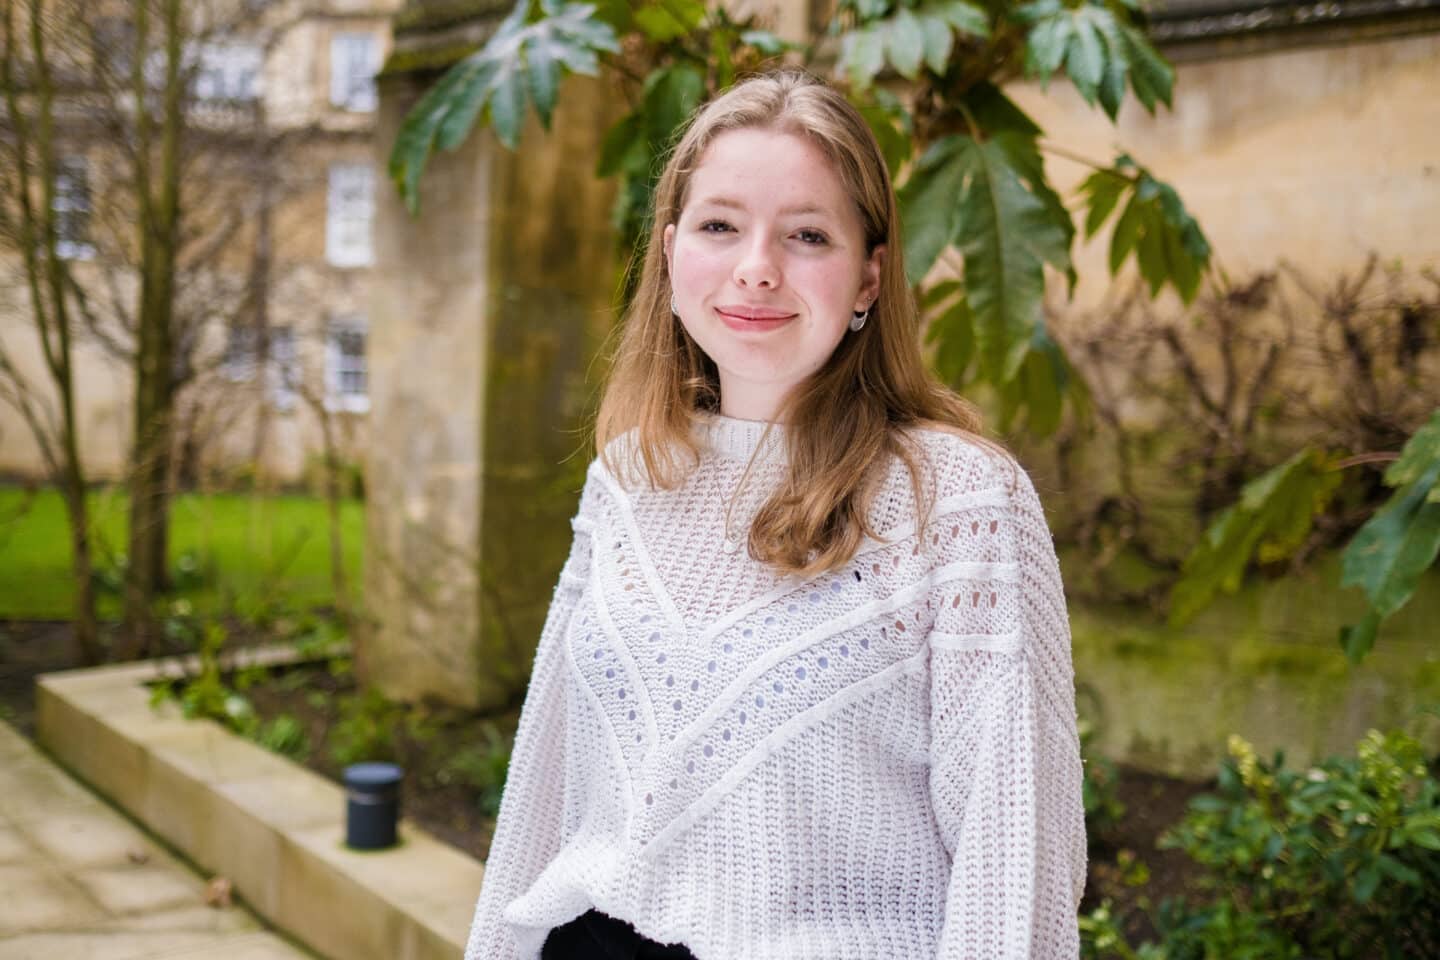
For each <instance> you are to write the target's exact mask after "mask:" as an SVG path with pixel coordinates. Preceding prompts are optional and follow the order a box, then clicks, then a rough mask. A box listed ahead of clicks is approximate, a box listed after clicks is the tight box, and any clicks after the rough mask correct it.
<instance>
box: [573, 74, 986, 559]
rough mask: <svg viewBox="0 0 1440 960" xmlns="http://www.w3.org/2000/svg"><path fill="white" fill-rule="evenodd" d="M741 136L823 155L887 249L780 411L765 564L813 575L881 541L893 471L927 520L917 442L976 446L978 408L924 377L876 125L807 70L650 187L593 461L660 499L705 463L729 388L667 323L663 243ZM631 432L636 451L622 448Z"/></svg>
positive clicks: (763, 532)
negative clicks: (723, 144)
mask: <svg viewBox="0 0 1440 960" xmlns="http://www.w3.org/2000/svg"><path fill="white" fill-rule="evenodd" d="M746 128H761V129H769V130H776V131H780V132H784V133H789V134H795V135H798V136H802V137H805V138H807V139H808V140H809V141H810V142H811V143H813V144H815V145H816V146H817V147H818V148H819V149H820V150H821V152H822V153H824V155H825V156H826V157H828V158H829V160H830V162H831V164H832V165H833V167H834V170H835V172H836V173H837V174H838V175H839V177H840V181H841V183H842V184H843V185H844V187H845V190H846V192H847V193H848V194H849V195H850V196H851V197H852V198H853V199H854V201H855V204H856V208H857V209H858V210H859V212H860V221H861V224H862V225H863V229H864V234H865V245H866V253H867V255H868V254H869V253H871V252H873V251H874V249H875V248H876V247H877V246H879V245H881V244H884V245H885V246H886V249H887V252H886V256H885V257H884V260H883V263H882V265H881V271H880V290H879V296H878V298H877V299H876V301H875V303H874V304H873V306H872V307H871V309H870V319H869V322H868V323H867V324H866V325H865V327H864V328H863V329H862V330H860V331H859V332H858V333H847V334H846V335H845V337H844V338H843V339H842V340H841V341H840V345H839V346H838V347H836V348H835V352H834V353H833V354H832V355H831V357H830V359H829V360H828V361H827V362H826V363H825V365H824V366H823V367H822V368H821V369H820V370H818V371H816V372H815V373H814V374H813V375H811V376H810V377H809V378H808V379H807V380H805V381H804V382H802V383H800V384H798V385H797V386H796V387H795V388H794V389H793V390H792V391H791V392H790V394H789V395H788V396H787V397H786V399H785V402H784V406H783V410H782V414H783V419H784V421H785V427H786V429H785V443H786V446H787V453H788V461H789V466H788V471H789V472H788V476H787V477H786V479H785V480H784V481H783V482H782V483H781V484H780V486H779V488H778V489H777V490H776V491H775V492H774V493H773V494H772V495H771V496H770V498H769V499H768V500H767V501H766V502H765V504H764V505H763V506H762V507H761V508H760V511H759V513H758V514H756V516H755V520H754V522H753V523H752V525H751V527H750V534H749V548H750V554H751V555H752V556H753V557H755V559H757V560H759V561H761V562H764V563H768V564H770V565H771V566H773V567H775V568H776V569H778V570H780V571H782V572H785V573H795V574H800V575H802V576H813V575H814V574H816V573H819V572H822V571H825V570H830V569H834V568H836V567H838V566H840V565H842V564H844V563H846V562H848V561H849V560H850V558H851V557H853V556H854V555H855V551H856V549H857V548H858V547H859V546H860V543H861V540H862V538H863V537H865V536H867V535H869V536H874V532H873V531H872V530H871V529H870V527H869V524H868V522H867V512H868V508H869V505H870V500H871V498H872V497H873V496H874V492H875V490H876V489H877V487H878V484H879V482H880V480H881V479H882V478H883V476H884V474H885V472H886V470H887V469H888V465H889V463H891V462H893V461H892V459H891V458H894V457H898V458H899V459H900V460H901V461H903V462H904V463H905V465H906V467H907V468H908V469H909V472H910V477H911V482H912V486H913V488H914V491H915V499H916V505H917V510H919V512H920V519H921V521H922V522H923V519H924V515H925V512H926V509H927V508H926V506H925V503H926V502H927V499H928V498H927V496H926V493H925V490H924V484H923V483H922V480H921V469H920V464H919V457H920V453H919V451H918V448H917V447H916V445H915V443H914V441H913V439H912V438H911V437H910V436H909V435H908V434H907V430H909V429H913V428H915V427H918V426H922V425H936V426H941V427H948V428H949V429H952V430H955V431H960V432H963V433H966V434H973V433H974V432H975V431H977V430H978V429H979V425H980V420H979V416H978V415H977V413H976V411H975V408H974V407H973V406H972V405H970V404H969V403H968V402H967V401H965V400H963V399H962V398H960V397H959V396H957V395H956V394H955V393H953V392H952V391H951V390H949V389H948V388H946V387H945V386H943V385H942V384H940V383H939V382H938V381H937V380H935V378H934V377H933V376H932V375H931V374H930V373H929V371H928V370H927V368H926V366H925V362H924V359H923V358H922V356H921V353H920V336H919V313H918V311H917V309H916V306H915V301H914V298H913V296H912V295H911V291H910V287H909V284H908V283H907V282H906V279H905V262H904V256H903V253H902V251H901V244H900V219H899V214H898V211H897V210H896V206H895V191H894V188H893V187H892V185H891V182H890V174H889V171H888V170H887V169H886V166H885V159H884V156H883V155H882V154H881V152H880V147H879V145H878V144H877V143H876V142H875V136H874V134H872V133H871V132H870V128H869V127H868V126H867V125H866V123H865V120H864V119H863V118H862V117H861V116H860V114H859V113H858V112H857V111H856V110H855V108H854V107H852V106H851V105H850V104H849V103H848V102H847V101H846V100H845V98H844V96H842V95H841V94H840V93H839V92H838V91H837V90H835V89H834V88H833V87H831V86H829V85H827V84H825V83H824V82H823V81H820V80H818V79H816V78H814V77H812V76H809V75H807V74H805V73H802V72H799V71H785V72H781V73H774V74H769V75H763V76H758V77H754V78H751V79H748V80H745V81H743V82H741V83H739V84H737V85H735V86H734V87H732V88H730V90H729V91H727V92H726V93H724V94H723V95H721V96H719V97H717V98H716V99H714V100H712V101H710V102H709V103H708V104H706V105H705V106H704V107H703V108H701V109H700V110H699V111H698V112H697V113H696V115H695V116H694V118H693V119H692V120H691V122H690V124H689V126H688V127H687V128H686V130H685V132H684V134H683V135H682V136H681V138H680V140H679V142H678V143H677V144H676V145H675V148H674V150H673V151H672V152H671V154H670V157H669V159H668V161H667V162H666V164H665V169H664V172H663V173H662V174H661V176H660V180H659V183H658V184H657V186H656V189H655V197H654V213H653V220H652V222H651V226H650V239H649V243H648V245H647V246H646V248H645V251H644V260H643V263H642V265H641V272H640V279H639V283H638V285H637V287H636V290H635V295H634V299H633V300H632V301H631V303H630V307H629V309H628V310H627V311H626V314H625V319H624V330H623V333H622V335H621V338H620V343H619V346H618V348H617V350H616V354H615V358H614V361H613V364H612V367H611V371H610V376H609V380H608V382H607V384H606V387H605V392H604V395H603V397H602V399H601V402H600V411H599V415H598V417H597V422H596V431H595V432H596V437H595V439H596V447H597V448H598V451H599V453H600V456H601V457H602V458H603V459H604V461H605V465H606V467H607V468H608V469H610V470H611V472H612V473H614V474H616V475H617V476H621V477H625V478H628V479H630V480H631V481H634V480H637V479H638V480H643V481H648V483H649V484H650V485H651V486H654V487H657V488H665V489H669V488H674V487H676V486H678V485H679V484H681V483H683V482H684V480H685V478H686V477H687V476H688V475H689V473H690V472H691V471H692V470H693V469H694V468H695V466H696V465H697V464H698V462H699V457H700V453H701V450H700V447H699V443H698V441H697V439H696V436H695V431H694V426H695V420H696V418H697V416H704V415H707V414H709V413H714V412H718V411H719V408H720V380H719V375H718V372H717V370H716V368H715V365H714V363H712V362H711V361H710V359H709V358H708V357H706V356H705V354H704V353H703V352H702V351H701V349H700V347H699V345H698V344H696V342H695V341H694V340H693V339H692V338H691V337H690V335H689V334H688V333H687V332H686V330H685V328H684V327H683V326H682V325H681V323H680V320H679V318H677V317H675V316H674V315H673V314H672V313H671V312H670V284H669V279H668V277H667V270H666V262H665V256H664V251H663V249H662V239H663V235H664V232H665V228H666V226H668V225H670V224H673V223H675V222H676V221H677V220H678V219H679V217H680V212H681V210H682V209H683V208H684V206H685V201H686V195H687V191H688V188H689V184H690V178H691V176H692V175H693V173H694V171H695V169H696V168H697V167H698V166H699V164H700V162H701V160H702V158H703V156H704V153H705V149H706V147H708V146H709V144H710V143H711V141H713V140H714V139H715V138H716V137H717V136H719V135H720V134H722V133H725V132H727V131H730V130H738V129H746ZM632 431H633V434H632V436H631V437H630V438H628V442H626V443H624V444H621V445H618V446H617V445H612V444H611V441H613V440H615V439H616V438H618V437H621V436H623V435H625V434H627V433H631V432H632Z"/></svg>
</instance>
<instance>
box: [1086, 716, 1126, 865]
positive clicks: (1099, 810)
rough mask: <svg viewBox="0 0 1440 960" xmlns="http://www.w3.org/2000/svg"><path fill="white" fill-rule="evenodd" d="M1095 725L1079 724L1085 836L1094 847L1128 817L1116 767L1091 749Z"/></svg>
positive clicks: (1087, 722) (1088, 723)
mask: <svg viewBox="0 0 1440 960" xmlns="http://www.w3.org/2000/svg"><path fill="white" fill-rule="evenodd" d="M1095 736H1096V730H1095V726H1094V724H1092V723H1090V722H1089V721H1088V720H1083V719H1082V720H1081V721H1080V757H1081V760H1082V762H1083V763H1084V779H1083V781H1082V783H1081V786H1082V795H1083V798H1084V803H1085V834H1086V836H1087V837H1088V838H1089V841H1090V845H1091V846H1092V847H1093V846H1095V845H1096V843H1097V842H1099V841H1100V840H1102V839H1103V838H1104V836H1105V834H1106V833H1108V832H1109V831H1110V830H1111V829H1112V828H1113V827H1115V826H1116V825H1117V824H1118V823H1119V822H1120V820H1121V819H1122V818H1123V817H1124V816H1125V804H1124V803H1122V802H1121V801H1120V793H1119V789H1118V786H1119V774H1118V773H1117V772H1116V769H1115V764H1114V763H1113V762H1111V761H1110V760H1109V759H1107V758H1106V757H1104V756H1102V755H1101V754H1099V753H1098V752H1097V751H1096V750H1094V749H1093V748H1092V743H1093V741H1094V739H1095Z"/></svg>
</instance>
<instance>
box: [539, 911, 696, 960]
mask: <svg viewBox="0 0 1440 960" xmlns="http://www.w3.org/2000/svg"><path fill="white" fill-rule="evenodd" d="M540 960H695V955H694V954H693V953H691V952H690V951H689V950H687V949H685V947H684V946H683V945H681V944H678V943H677V944H666V943H656V942H655V941H654V940H649V939H647V938H645V937H642V936H641V935H640V934H639V933H637V932H636V930H635V928H634V927H632V926H630V924H628V923H626V922H625V921H624V920H617V919H616V918H615V917H612V916H610V915H609V914H606V913H601V912H600V911H599V910H590V911H588V912H586V913H582V914H581V915H580V916H578V917H576V918H575V919H574V920H571V921H570V922H569V923H567V924H564V925H563V926H559V927H556V928H555V929H554V930H551V931H550V935H549V936H548V937H546V938H545V945H544V946H543V947H541V948H540Z"/></svg>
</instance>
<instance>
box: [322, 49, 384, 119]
mask: <svg viewBox="0 0 1440 960" xmlns="http://www.w3.org/2000/svg"><path fill="white" fill-rule="evenodd" d="M379 69H380V44H379V42H378V41H377V40H376V37H375V35H374V34H373V33H348V32H347V33H336V34H335V35H333V36H332V37H331V38H330V102H331V103H332V104H334V105H335V106H337V107H340V108H341V109H343V110H353V111H355V112H357V113H371V112H373V111H374V110H375V107H376V106H377V105H378V103H379V97H378V95H377V94H376V91H375V74H376V73H377V72H378V71H379Z"/></svg>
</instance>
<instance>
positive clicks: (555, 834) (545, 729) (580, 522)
mask: <svg viewBox="0 0 1440 960" xmlns="http://www.w3.org/2000/svg"><path fill="white" fill-rule="evenodd" d="M594 477H595V471H594V470H593V469H592V470H591V471H590V479H589V480H587V482H586V485H585V492H584V494H583V495H582V497H581V501H580V509H579V512H578V513H577V514H576V516H575V519H574V520H572V521H571V525H572V526H573V528H574V531H575V538H574V542H573V543H572V545H571V547H570V555H569V558H568V559H567V560H566V561H565V566H564V568H563V569H562V570H561V572H560V581H559V583H558V584H557V585H556V587H555V596H554V599H553V600H552V601H551V603H550V612H549V614H548V615H547V616H546V618H545V626H544V628H543V629H542V630H541V633H540V642H539V645H538V646H537V647H536V650H535V665H534V668H533V670H532V672H531V675H530V686H529V689H528V690H527V692H526V694H525V703H524V706H523V707H522V708H521V711H520V725H519V728H518V730H517V731H516V734H515V746H514V749H513V751H512V752H511V755H510V769H509V772H508V774H507V776H506V778H505V791H504V794H503V795H502V797H501V800H500V815H499V818H498V820H497V822H496V826H495V836H494V839H493V841H492V842H491V844H490V855H489V856H488V857H487V858H486V860H485V875H484V879H483V881H482V882H481V889H480V899H479V902H478V903H477V904H476V907H475V919H474V922H473V924H472V925H471V928H470V938H469V943H468V945H467V946H466V948H465V960H515V958H517V957H519V956H520V951H519V949H518V948H517V947H516V945H515V942H514V939H513V938H512V936H511V934H510V931H509V928H508V927H507V925H506V924H505V922H504V919H503V917H502V913H503V911H504V909H505V907H506V906H507V905H508V904H509V903H510V902H511V901H512V900H514V899H515V898H516V897H517V896H519V895H520V894H521V893H523V892H524V891H525V890H526V889H527V888H528V887H529V886H530V885H531V883H533V882H534V880H535V878H536V876H538V875H539V873H540V872H541V870H542V869H544V867H545V865H546V864H547V863H548V862H549V861H550V859H551V858H552V857H554V855H555V853H556V851H557V850H558V849H559V848H560V841H561V826H562V822H561V821H562V816H563V803H564V796H563V784H564V759H565V758H564V755H563V754H564V749H565V743H566V736H565V723H566V714H567V704H566V683H565V656H566V654H565V632H566V629H567V628H568V626H569V623H570V618H571V614H572V612H573V611H574V609H575V605H576V602H577V600H578V598H579V596H580V594H581V592H582V590H583V588H584V586H585V582H586V578H587V576H588V572H589V568H590V545H591V537H592V532H593V527H592V520H591V518H592V517H593V516H594V504H593V503H592V501H593V500H594V499H595V497H596V495H597V494H596V493H595V488H596V487H597V481H596V480H595V478H594Z"/></svg>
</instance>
